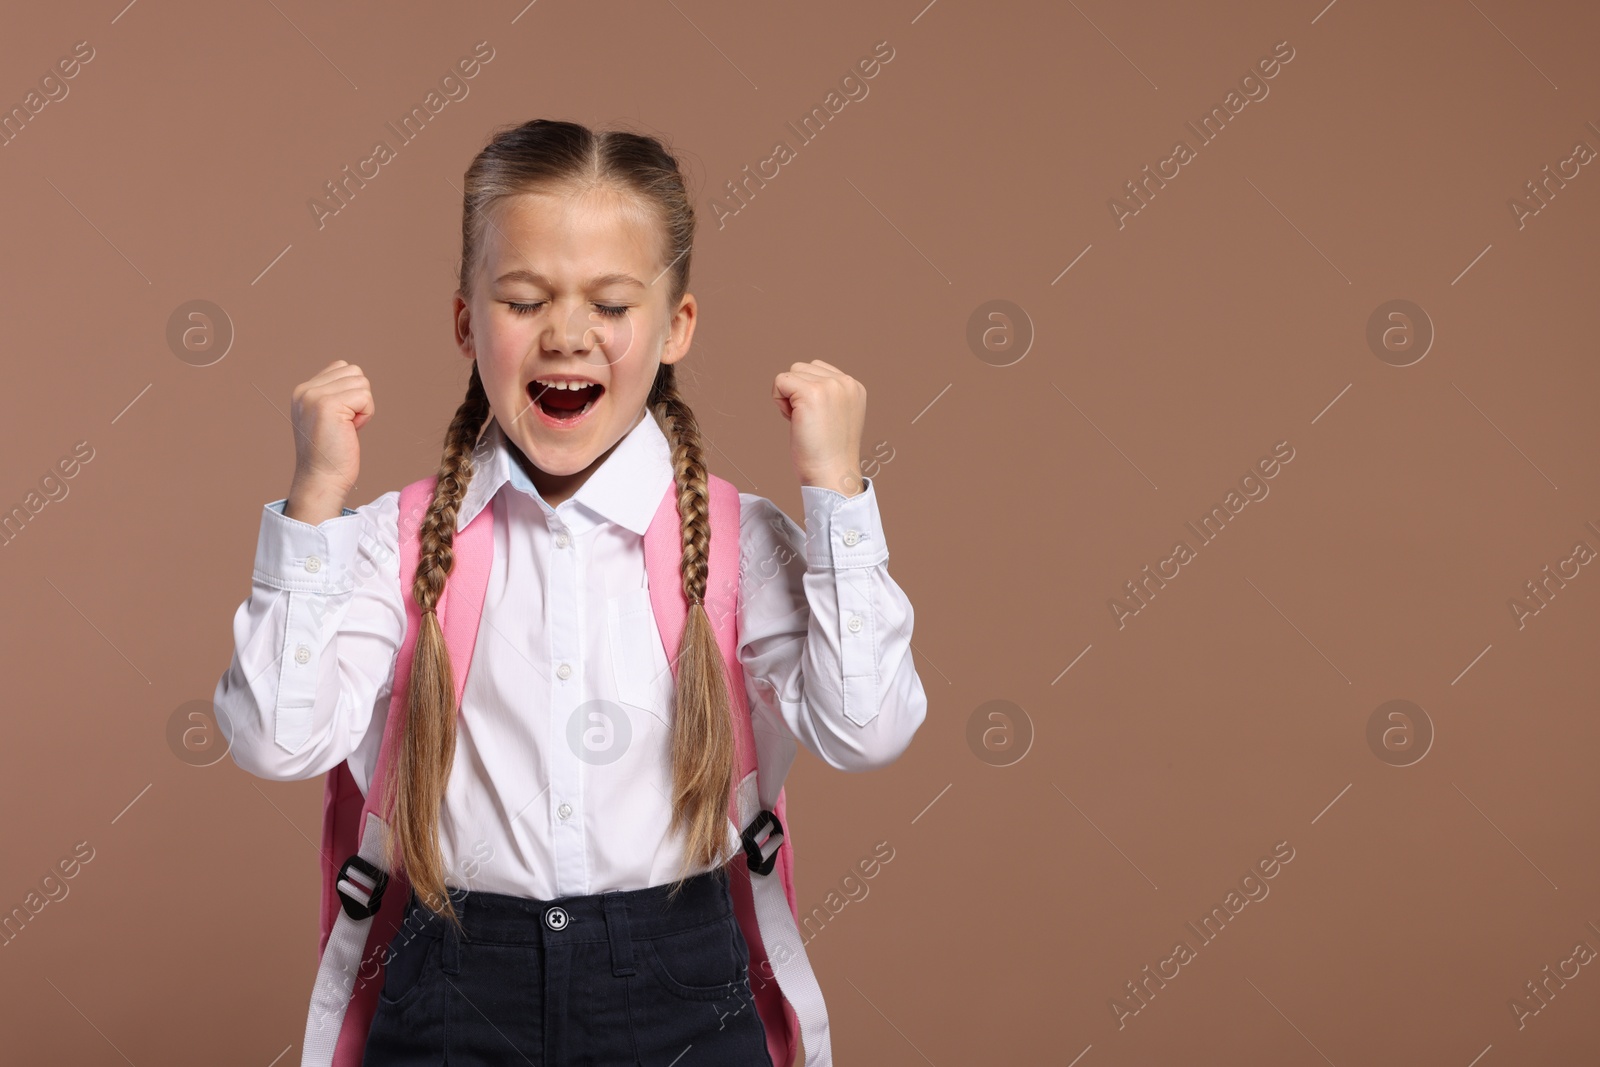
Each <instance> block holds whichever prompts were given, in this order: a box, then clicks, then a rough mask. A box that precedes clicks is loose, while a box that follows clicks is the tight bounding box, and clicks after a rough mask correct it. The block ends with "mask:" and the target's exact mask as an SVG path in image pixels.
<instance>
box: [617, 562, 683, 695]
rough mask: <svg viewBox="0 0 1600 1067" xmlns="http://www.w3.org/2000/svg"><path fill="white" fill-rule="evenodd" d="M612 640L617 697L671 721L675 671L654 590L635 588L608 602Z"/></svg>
mask: <svg viewBox="0 0 1600 1067" xmlns="http://www.w3.org/2000/svg"><path fill="white" fill-rule="evenodd" d="M606 614H607V619H606V623H607V626H608V628H609V630H610V639H611V672H612V675H613V676H614V678H615V680H616V685H617V698H618V699H619V700H621V701H622V703H624V704H627V705H629V706H630V707H634V708H638V709H640V710H642V711H646V712H648V713H650V714H652V715H654V716H656V717H657V718H658V719H661V720H662V721H663V722H666V721H669V711H670V708H671V701H672V690H673V681H672V671H671V670H670V669H669V666H668V663H667V650H666V649H665V648H664V647H663V646H662V644H661V636H660V631H659V630H657V628H656V619H655V609H654V608H653V607H652V606H651V604H650V590H648V589H645V588H639V589H631V590H629V591H627V592H626V593H623V594H621V595H620V596H614V597H610V598H609V599H608V600H607V602H606Z"/></svg>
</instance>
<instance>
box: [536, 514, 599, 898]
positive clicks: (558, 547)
mask: <svg viewBox="0 0 1600 1067" xmlns="http://www.w3.org/2000/svg"><path fill="white" fill-rule="evenodd" d="M569 504H572V501H563V502H562V503H561V505H560V506H559V507H558V508H556V509H555V510H552V509H551V508H550V507H549V505H547V504H544V502H543V501H540V505H541V507H542V508H543V509H544V512H545V521H546V524H547V526H548V527H549V530H550V537H549V540H548V542H547V544H548V545H549V570H548V572H547V573H548V574H549V575H550V593H549V599H548V604H549V610H550V617H549V619H548V620H547V625H546V633H547V634H548V637H549V645H550V664H551V667H552V669H551V671H550V737H549V742H548V744H547V745H546V746H545V753H546V755H545V758H546V760H547V766H546V773H547V774H548V775H549V776H550V778H549V780H550V783H551V788H550V801H549V803H550V827H551V841H552V847H553V851H554V853H555V864H556V869H555V891H556V895H557V896H568V895H571V894H574V893H582V892H584V888H583V887H584V886H586V885H587V884H588V874H587V872H586V870H585V860H584V857H585V856H586V855H587V844H586V841H585V836H584V828H583V818H582V814H583V804H582V798H583V761H582V760H581V759H579V758H578V754H577V752H575V751H574V750H573V746H572V743H571V740H570V737H571V733H570V731H571V727H572V718H573V715H574V713H575V712H576V711H577V709H578V706H579V705H580V704H582V703H583V701H584V690H585V685H584V658H583V648H582V635H583V633H584V619H583V599H582V596H581V590H582V587H583V586H582V572H583V566H582V563H583V561H582V560H581V559H580V558H579V550H578V536H577V535H578V531H577V530H576V529H575V528H574V526H573V523H572V521H571V520H572V519H574V518H576V517H577V516H576V508H575V507H569V506H568V505H569ZM579 521H581V520H579Z"/></svg>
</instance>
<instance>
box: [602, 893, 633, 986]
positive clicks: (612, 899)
mask: <svg viewBox="0 0 1600 1067" xmlns="http://www.w3.org/2000/svg"><path fill="white" fill-rule="evenodd" d="M600 899H601V901H602V902H603V903H604V904H605V909H606V934H607V935H608V936H609V937H610V939H611V973H612V974H614V975H619V976H620V975H625V974H638V973H639V971H638V968H636V967H634V965H633V937H632V935H631V934H630V933H629V932H628V904H627V901H625V900H623V899H622V894H621V893H620V892H619V891H617V890H613V891H611V892H609V893H602V894H601V895H600Z"/></svg>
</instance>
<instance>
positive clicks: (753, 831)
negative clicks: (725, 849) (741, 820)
mask: <svg viewBox="0 0 1600 1067" xmlns="http://www.w3.org/2000/svg"><path fill="white" fill-rule="evenodd" d="M768 826H770V827H772V829H773V831H774V832H773V833H772V834H769V835H768V836H767V841H768V842H771V841H773V840H776V841H777V842H778V843H777V844H776V845H773V846H772V853H771V855H766V854H764V853H763V851H762V847H761V845H758V844H757V843H756V835H757V834H759V833H760V832H761V831H762V830H764V829H766V828H767V827H768ZM739 836H740V838H741V839H742V840H743V841H744V854H745V856H746V857H747V858H748V859H749V861H750V870H752V871H754V872H755V873H756V874H771V873H772V865H773V864H775V863H777V862H778V850H779V849H780V848H782V847H783V823H781V822H779V821H778V816H777V815H776V814H775V813H774V812H770V811H768V810H767V809H766V808H762V809H761V810H760V811H759V812H757V813H756V817H755V818H754V819H751V820H750V825H749V826H747V827H745V828H744V832H743V833H742V834H740V835H739Z"/></svg>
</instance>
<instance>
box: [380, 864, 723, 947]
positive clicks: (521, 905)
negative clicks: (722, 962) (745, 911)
mask: <svg viewBox="0 0 1600 1067" xmlns="http://www.w3.org/2000/svg"><path fill="white" fill-rule="evenodd" d="M728 885H729V883H728V872H727V871H726V870H724V869H723V868H720V867H719V868H713V869H711V870H709V871H703V872H701V873H700V874H696V875H692V876H691V877H689V878H687V879H685V880H684V883H683V885H682V887H681V888H680V889H679V891H678V894H677V896H676V897H675V898H673V899H671V900H669V899H668V892H669V891H670V890H671V888H672V887H671V885H670V884H668V885H655V886H649V887H648V888H645V889H622V890H614V891H612V892H609V893H591V894H587V895H582V896H567V897H557V898H555V899H554V900H540V899H538V898H536V897H519V896H513V895H510V894H506V893H490V892H485V891H481V890H475V889H461V888H459V887H455V886H451V887H449V893H450V903H451V905H452V906H453V907H454V908H455V911H456V915H457V916H458V917H459V918H460V920H461V925H462V930H463V933H464V936H465V938H466V940H467V941H469V942H472V941H482V942H492V943H499V944H507V943H511V944H541V943H547V942H548V941H549V940H550V939H551V938H552V936H555V937H559V938H560V939H561V940H562V941H566V942H585V941H606V940H610V939H612V937H613V933H612V932H611V931H614V930H615V929H616V928H617V926H618V919H619V918H621V919H622V920H623V922H624V923H625V926H624V927H623V929H625V930H626V931H627V932H628V933H629V934H630V935H631V936H632V937H633V938H635V939H638V938H653V937H663V936H665V935H667V934H672V933H677V932H679V931H681V930H686V929H690V928H693V927H695V926H699V925H702V924H704V923H708V922H714V921H719V920H722V919H724V918H726V917H727V916H729V915H731V914H732V913H733V898H732V897H731V896H730V895H729V889H728ZM608 913H609V915H610V919H611V926H610V927H609V928H608V926H607V915H608ZM405 929H412V930H414V931H416V932H417V933H419V934H422V935H424V936H428V937H441V938H442V937H445V935H446V934H447V933H449V934H450V936H451V937H452V938H453V937H454V933H453V931H452V930H450V923H449V921H448V920H447V919H445V918H444V917H443V916H440V915H436V914H435V913H434V912H433V911H431V910H430V909H429V908H427V907H426V906H424V905H423V904H422V902H421V901H420V900H419V899H418V897H417V894H416V890H415V889H413V890H412V892H411V897H410V900H409V901H408V902H407V904H406V911H405V916H404V918H403V920H402V923H401V930H402V931H403V930H405Z"/></svg>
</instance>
